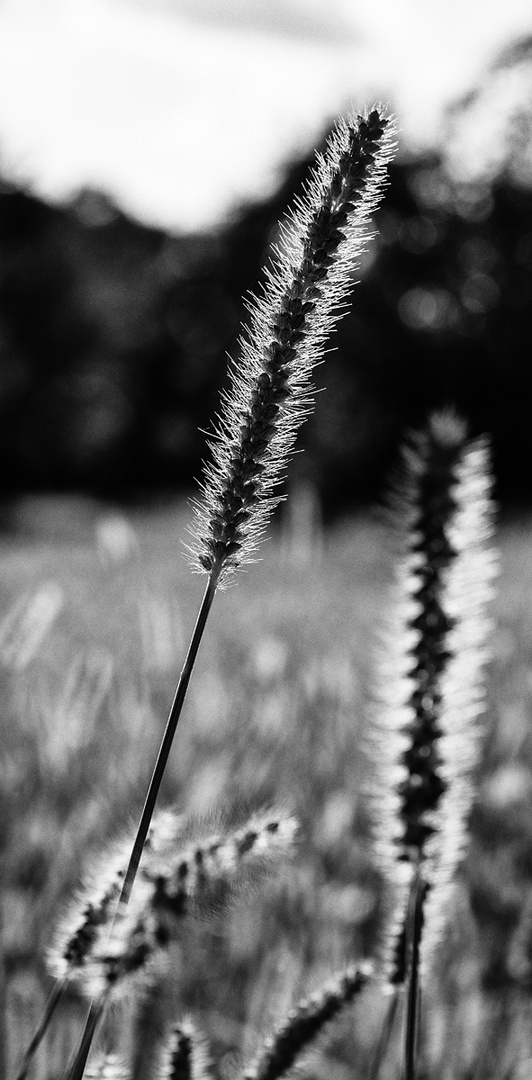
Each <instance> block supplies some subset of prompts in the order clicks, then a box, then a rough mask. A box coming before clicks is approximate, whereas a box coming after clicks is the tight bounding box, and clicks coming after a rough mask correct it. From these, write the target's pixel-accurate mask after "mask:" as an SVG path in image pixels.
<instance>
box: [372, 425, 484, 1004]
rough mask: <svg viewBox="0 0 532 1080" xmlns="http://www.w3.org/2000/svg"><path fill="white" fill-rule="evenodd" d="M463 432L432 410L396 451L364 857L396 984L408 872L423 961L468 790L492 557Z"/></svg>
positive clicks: (442, 901)
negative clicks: (372, 860) (392, 562)
mask: <svg viewBox="0 0 532 1080" xmlns="http://www.w3.org/2000/svg"><path fill="white" fill-rule="evenodd" d="M466 435H467V433H466V428H465V424H464V423H463V421H462V420H460V419H459V418H458V417H457V416H456V415H455V414H454V413H453V412H451V411H445V412H441V413H436V414H434V415H433V416H432V417H431V418H430V421H429V424H428V426H427V428H426V430H425V431H424V432H422V433H421V434H419V435H416V436H413V437H412V439H411V442H410V444H409V446H408V447H407V449H406V451H405V454H404V465H403V474H402V478H401V480H400V482H399V483H398V484H397V486H396V492H395V495H394V504H393V505H392V520H393V524H394V532H395V534H396V537H397V539H398V542H399V545H400V549H401V550H400V561H399V570H398V580H397V588H396V591H397V598H396V603H395V605H394V606H393V614H392V616H391V618H390V621H389V626H388V629H387V632H386V633H385V634H384V635H383V637H384V641H383V656H384V657H385V659H383V661H382V662H381V664H380V679H379V683H378V685H379V688H380V689H379V699H378V701H377V702H376V707H375V710H374V715H373V719H372V724H371V730H370V733H369V740H368V742H369V751H370V757H371V761H372V774H373V775H372V790H373V796H372V808H373V822H374V836H375V850H376V854H377V858H378V860H379V861H380V865H381V868H382V870H383V874H384V879H385V881H386V882H387V887H388V896H387V903H388V909H387V911H386V913H385V919H384V923H385V927H386V929H385V933H384V940H383V970H384V973H385V977H387V978H389V979H390V980H391V981H392V982H397V983H401V982H403V981H404V980H405V977H406V974H407V971H406V967H407V963H406V959H405V957H406V939H407V930H408V928H407V908H408V897H409V895H410V892H411V887H412V883H413V878H414V874H415V873H416V872H417V868H418V869H419V875H420V882H421V886H420V887H422V889H423V907H424V912H425V926H426V930H425V932H424V936H423V941H422V947H421V956H422V964H426V963H428V962H429V960H430V955H431V953H432V950H433V948H434V947H435V945H436V944H437V942H438V941H439V939H440V937H441V931H442V928H443V923H444V920H445V909H446V901H447V900H448V898H449V888H450V887H451V882H452V879H453V876H454V873H455V870H456V867H457V865H458V862H459V860H460V858H461V855H462V852H463V848H464V844H465V822H466V818H467V814H468V811H469V808H470V804H471V799H472V793H473V785H472V771H473V769H474V767H475V764H476V760H477V751H478V743H479V734H480V727H479V724H478V719H479V716H480V713H481V711H482V707H483V691H482V673H483V667H484V665H485V662H486V659H487V650H486V640H487V633H488V629H489V623H488V620H487V615H486V608H487V604H488V601H489V599H490V597H491V592H492V580H493V576H494V557H493V553H492V552H491V550H490V547H489V541H490V538H491V532H492V510H491V506H490V498H489V496H490V488H491V479H490V470H489V454H488V448H487V444H486V442H485V440H483V439H476V440H473V441H471V442H469V441H468V440H467V437H466ZM429 911H430V917H429Z"/></svg>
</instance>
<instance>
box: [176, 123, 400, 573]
mask: <svg viewBox="0 0 532 1080" xmlns="http://www.w3.org/2000/svg"><path fill="white" fill-rule="evenodd" d="M393 135H394V124H393V121H392V120H391V119H390V118H389V117H386V116H385V115H384V113H383V111H382V110H381V109H380V108H374V109H373V110H372V111H371V112H369V113H368V115H367V116H356V117H352V118H350V119H348V120H342V121H340V123H339V124H338V125H337V127H336V128H335V130H334V132H333V134H332V135H331V136H330V138H329V140H328V143H327V147H326V150H325V153H324V154H323V155H320V156H319V157H318V160H317V164H316V167H315V170H314V172H313V173H312V175H311V178H310V182H309V183H308V185H307V188H306V190H305V192H304V194H303V196H302V197H301V198H300V199H299V200H298V201H297V203H296V205H295V208H294V210H293V211H292V212H291V214H290V215H289V216H288V218H287V221H286V222H285V224H284V227H283V230H282V243H281V245H280V246H279V247H277V248H276V249H275V250H274V253H273V258H272V261H271V265H270V266H269V268H268V269H267V271H266V274H265V282H264V286H263V290H262V293H261V295H260V296H259V297H258V298H255V299H254V300H253V301H252V302H251V304H250V324H249V327H248V329H247V330H245V331H244V334H243V336H242V338H241V342H240V345H241V355H240V358H239V360H238V361H237V362H235V363H233V364H232V365H231V369H230V389H229V391H228V393H227V394H226V395H225V396H224V398H223V402H222V410H221V415H220V416H219V418H218V425H217V429H216V432H215V436H214V439H213V440H212V441H211V443H210V449H211V451H212V455H213V457H212V463H211V464H210V465H208V466H207V467H206V469H205V480H204V483H203V487H202V498H201V499H200V501H199V502H197V503H196V504H195V512H196V522H195V527H194V529H193V541H192V544H191V545H190V548H189V551H190V556H191V564H192V567H193V569H194V570H196V571H197V572H199V573H207V574H210V575H211V576H212V577H213V578H215V579H216V581H217V582H218V583H219V584H220V585H224V584H227V582H228V581H229V580H230V578H231V576H232V575H233V573H234V572H235V570H237V569H238V567H239V566H241V565H242V564H243V563H246V562H249V561H250V559H251V557H252V555H253V553H254V552H255V551H256V548H257V546H258V544H259V543H260V541H261V539H262V538H263V535H264V530H265V528H266V524H267V521H268V519H269V516H270V513H271V511H272V509H273V508H274V506H275V505H276V504H277V503H278V502H279V498H280V496H279V495H278V494H277V488H278V485H279V483H280V482H281V481H282V479H283V477H284V474H285V470H286V466H287V462H288V459H289V457H290V455H291V453H292V451H293V447H294V442H295V437H296V434H297V431H298V429H299V427H300V425H301V423H302V422H303V420H304V419H305V417H306V416H307V415H308V413H309V412H310V411H311V407H312V383H311V373H312V368H313V367H314V365H315V364H316V363H317V362H318V361H319V360H320V358H321V355H322V353H323V347H324V342H325V339H326V338H327V336H328V334H329V333H330V331H331V329H332V327H333V325H334V323H335V322H336V321H337V320H338V318H339V317H340V313H341V307H342V305H345V300H346V297H347V295H348V293H349V292H350V290H351V287H352V284H353V273H354V271H355V270H356V268H357V264H358V259H359V257H360V255H361V253H362V251H363V245H364V242H365V241H366V240H367V238H368V234H367V231H366V226H367V223H368V220H369V218H370V215H371V214H372V212H373V211H374V210H375V209H376V207H377V205H378V203H379V201H380V198H381V195H382V192H383V187H384V183H385V177H386V166H387V164H388V162H389V161H390V158H391V156H392V154H393V150H394V143H393Z"/></svg>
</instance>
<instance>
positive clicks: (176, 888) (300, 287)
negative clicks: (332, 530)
mask: <svg viewBox="0 0 532 1080" xmlns="http://www.w3.org/2000/svg"><path fill="white" fill-rule="evenodd" d="M393 137H394V127H393V123H392V122H391V121H390V119H389V118H387V117H386V116H385V115H384V114H383V112H382V110H380V109H379V108H375V109H373V110H372V111H371V112H369V113H368V114H367V115H366V116H363V117H362V116H357V117H353V118H351V119H349V120H346V121H341V122H340V123H339V124H338V125H337V127H336V129H335V131H334V132H333V134H332V136H331V137H330V139H329V142H328V144H327V148H326V150H325V153H324V155H323V156H322V157H320V158H319V159H318V162H317V166H316V168H315V171H314V173H313V174H312V176H311V179H310V181H309V183H308V185H307V188H306V190H305V192H304V194H303V196H302V197H301V199H300V200H299V201H298V202H297V203H296V205H295V208H294V210H293V211H292V212H291V214H290V215H289V216H288V218H287V219H286V222H285V223H284V226H283V230H282V236H281V242H280V245H279V247H278V248H277V249H276V250H275V252H274V254H273V256H272V261H271V264H270V266H269V268H268V270H267V271H266V275H265V280H264V285H263V290H262V292H261V294H260V296H259V298H258V299H256V300H254V301H253V302H252V303H251V305H250V322H249V326H248V328H247V329H246V330H245V331H244V332H243V335H242V339H241V350H240V355H239V357H238V358H237V359H236V360H235V361H234V362H233V364H232V365H231V371H230V386H229V390H228V391H227V394H226V395H225V397H224V399H223V402H222V406H221V410H220V415H219V418H218V422H217V425H216V428H215V431H214V433H213V436H212V438H211V443H210V450H211V461H210V463H209V464H207V465H206V466H205V474H204V481H203V485H202V491H201V496H200V498H199V500H198V501H197V503H196V504H195V507H194V514H195V521H194V526H193V529H192V535H191V538H190V541H189V548H188V551H189V558H190V563H191V566H192V568H193V570H194V571H196V572H198V573H201V574H203V575H205V576H206V578H207V581H206V588H205V593H204V597H203V601H202V604H201V607H200V611H199V614H198V618H197V622H196V626H195V629H194V632H193V635H192V639H191V643H190V646H189V649H188V652H187V655H186V658H185V662H184V665H183V669H182V672H181V676H180V679H179V682H178V685H177V689H176V693H175V697H174V701H173V704H172V707H171V710H170V715H169V719H168V723H167V726H166V729H165V732H164V735H163V739H162V742H161V746H160V750H159V754H158V757H157V760H156V763H155V767H154V770H153V774H152V778H151V781H150V784H149V788H148V792H147V795H146V799H145V803H144V809H143V811H142V814H141V817H140V822H139V825H138V828H137V830H136V832H135V833H134V835H132V836H131V837H129V838H128V837H126V839H125V840H121V841H119V842H118V843H117V844H116V845H115V846H114V847H113V848H111V849H109V850H108V851H107V853H104V855H103V856H102V858H101V859H100V861H99V862H98V863H97V865H95V867H94V868H93V870H92V871H91V872H90V874H89V877H88V879H87V885H86V887H84V888H83V889H82V890H81V891H80V893H79V895H78V897H77V898H76V899H75V901H74V902H73V904H72V905H71V907H70V908H69V909H68V910H67V911H66V912H65V914H64V916H63V918H62V920H61V921H60V926H59V929H58V931H57V935H56V939H55V942H54V944H53V945H52V948H51V950H50V955H49V964H50V970H51V971H52V973H53V974H54V975H55V977H56V988H55V991H54V993H53V994H52V997H51V999H50V1002H49V1004H48V1007H47V1009H46V1012H45V1015H44V1017H43V1019H42V1022H41V1024H40V1026H39V1029H38V1031H37V1032H36V1033H35V1037H34V1039H33V1040H32V1043H31V1046H30V1047H29V1049H28V1052H27V1054H26V1057H25V1059H24V1062H23V1063H22V1066H21V1070H20V1071H19V1074H18V1080H22V1078H23V1077H26V1076H28V1075H29V1073H30V1071H31V1069H32V1067H33V1058H34V1055H35V1053H36V1051H37V1049H38V1047H39V1045H40V1043H41V1041H42V1038H43V1036H44V1033H45V1032H46V1030H47V1028H48V1027H49V1025H50V1023H51V1021H52V1018H53V1016H54V1012H55V1009H56V1006H57V1003H58V1001H59V1000H60V998H61V996H62V994H63V993H64V990H65V987H66V986H68V985H74V986H75V987H76V988H77V990H78V991H79V993H80V994H81V995H84V996H85V997H86V999H87V1002H88V1017H87V1022H86V1026H85V1030H84V1032H83V1034H82V1035H81V1041H80V1044H79V1048H78V1050H77V1053H76V1055H75V1058H74V1060H73V1061H72V1062H71V1063H65V1067H64V1080H82V1077H83V1076H84V1075H85V1076H94V1077H100V1078H101V1080H104V1078H113V1077H120V1078H121V1080H129V1078H130V1077H131V1078H132V1080H133V1077H134V1073H133V1071H132V1069H133V1066H132V1065H131V1064H129V1063H128V1062H127V1061H123V1060H122V1059H121V1058H119V1057H117V1056H116V1055H115V1054H114V1047H112V1046H107V1045H104V1046H103V1056H100V1057H99V1058H98V1057H97V1056H94V1055H91V1059H90V1060H89V1054H90V1051H91V1046H92V1043H93V1039H94V1037H95V1035H96V1034H97V1032H98V1031H101V1033H102V1040H101V1041H102V1042H103V1043H104V1044H105V1025H104V1021H105V1020H106V1018H107V1016H108V1014H109V1011H110V1007H112V1005H113V1002H116V1001H120V1000H122V998H123V997H130V998H132V999H133V1001H137V1000H138V999H139V998H142V995H143V994H144V993H145V992H146V988H147V987H152V986H157V984H158V981H159V980H162V979H163V978H164V973H165V970H166V969H167V968H168V965H169V963H171V958H172V956H173V955H174V952H173V949H174V946H175V945H179V944H180V943H182V942H183V940H184V939H185V937H186V936H187V934H188V933H189V932H190V928H191V926H193V925H195V924H196V923H198V921H201V919H202V918H203V917H204V915H205V914H209V913H210V912H212V911H213V910H220V909H223V908H224V907H225V906H226V905H227V904H228V903H231V904H232V903H233V901H234V900H235V901H237V900H238V894H239V893H240V892H242V890H243V889H245V888H248V886H257V885H260V884H261V883H262V881H263V880H264V875H265V874H266V873H269V872H271V871H272V870H275V869H276V867H277V866H278V865H281V864H282V863H284V862H285V861H286V859H287V858H288V857H292V856H293V855H294V851H295V847H296V845H295V840H296V834H297V833H298V825H297V823H296V821H295V819H294V817H293V816H292V814H291V813H290V812H288V811H286V810H284V809H283V808H281V807H278V806H275V805H274V806H273V808H271V807H269V808H266V809H261V810H259V811H256V812H254V813H251V814H248V815H244V816H243V817H242V818H241V819H240V820H238V821H235V820H230V819H229V818H223V817H222V818H221V819H220V820H219V821H211V822H203V823H199V824H197V823H195V822H194V821H192V822H191V821H190V820H189V819H188V818H187V816H186V815H185V816H183V815H182V814H181V813H180V812H179V813H177V812H174V811H173V810H171V809H170V810H168V809H167V810H156V802H157V798H158V794H159V789H160V785H161V781H162V779H163V775H164V773H165V769H166V766H167V762H168V757H169V754H170V750H171V747H172V743H173V740H174V736H175V732H176V728H177V724H178V721H179V718H180V715H181V711H182V707H183V703H184V700H185V695H186V692H187V688H188V685H189V681H190V677H191V674H192V670H193V666H194V662H195V659H196V656H197V652H198V648H199V645H200V642H201V639H202V636H203V632H204V629H205V625H206V622H207V619H208V616H209V612H210V610H211V606H212V603H213V599H214V597H215V594H216V593H217V591H218V590H219V589H223V588H225V587H226V586H227V585H228V584H230V583H231V581H232V580H233V579H234V577H235V574H236V572H237V571H238V570H239V568H240V567H241V566H242V565H244V564H245V563H247V562H249V561H250V560H251V559H253V557H254V556H255V554H256V551H257V547H258V546H259V545H260V543H261V541H262V539H263V538H264V533H265V529H266V527H267V523H268V521H269V518H270V514H271V512H272V510H273V508H274V507H275V505H276V504H277V503H278V502H279V499H280V498H281V495H280V487H279V485H280V483H281V481H282V480H283V478H284V475H285V472H286V468H287V464H288V461H289V458H290V455H291V454H292V452H293V450H294V445H295V439H296V435H297V431H298V429H299V426H300V425H301V423H302V422H303V420H304V419H305V417H306V416H307V415H308V413H309V411H310V409H311V406H312V370H313V367H314V366H315V365H316V363H318V362H319V361H320V360H321V358H322V355H323V351H324V347H325V343H326V340H327V337H328V335H329V333H330V331H331V330H332V328H333V326H334V323H335V321H336V320H337V319H338V318H339V317H340V315H341V313H342V311H343V308H344V306H345V303H346V300H347V297H348V294H349V291H350V288H351V285H352V281H353V275H354V272H355V270H356V266H357V261H358V259H359V257H360V254H361V252H362V250H363V245H364V244H365V242H366V241H367V238H368V232H367V225H368V221H369V218H370V215H371V214H372V213H373V211H374V210H375V208H376V206H377V204H378V202H379V199H380V197H381V194H382V191H383V187H384V183H385V176H386V167H387V164H388V162H389V160H390V157H391V154H392V151H393ZM489 492H490V472H489V461H488V454H487V447H486V444H485V442H483V441H479V440H476V441H475V440H473V441H471V442H470V441H468V439H467V433H466V428H465V425H464V423H463V422H462V421H461V420H460V419H458V418H457V417H456V416H455V415H454V414H452V413H450V412H445V413H440V414H435V415H433V416H432V417H431V418H430V421H429V423H428V426H427V428H426V430H424V431H423V432H422V433H420V434H419V435H417V436H415V437H414V438H413V440H411V442H410V444H409V446H408V447H407V449H406V450H405V454H404V465H403V472H402V479H401V480H400V481H399V482H398V483H397V485H396V489H395V492H394V495H393V497H392V502H393V503H394V513H393V515H392V530H393V533H394V535H395V536H396V538H397V541H398V546H399V552H398V561H397V565H398V570H397V583H396V596H394V598H393V602H392V603H391V605H390V618H389V625H388V627H387V628H386V629H385V632H384V634H383V643H382V659H381V660H380V661H379V662H378V663H377V670H376V676H375V683H376V692H375V701H374V705H373V709H372V712H371V716H370V718H369V725H368V738H367V742H366V747H365V752H366V754H367V756H368V762H369V766H368V769H369V775H370V778H371V784H370V787H371V791H370V796H369V802H370V808H371V818H372V841H371V843H372V859H373V862H374V865H375V868H376V870H377V871H378V873H379V874H380V875H381V877H382V881H383V903H382V918H381V920H380V925H379V927H378V931H377V935H376V942H375V947H374V949H373V953H374V955H373V956H372V957H371V958H370V959H369V960H368V958H367V957H363V958H361V959H359V958H356V957H355V958H353V957H350V956H346V957H345V966H344V968H343V970H341V971H339V972H337V973H336V975H333V976H332V977H331V978H330V979H329V980H328V981H327V983H326V985H325V986H324V987H323V988H322V989H321V990H318V991H317V992H316V993H315V994H313V995H310V996H307V997H305V998H303V999H302V1001H301V1002H300V1003H299V1005H296V1006H295V1007H294V1008H293V1009H291V1010H290V1011H289V1013H288V1015H287V1016H285V1017H284V1018H282V1019H281V1021H280V1023H279V1024H278V1026H277V1027H276V1028H275V1029H274V1030H273V1032H272V1033H271V1034H270V1035H268V1036H267V1037H266V1040H265V1042H264V1044H263V1047H262V1049H259V1050H258V1052H257V1054H256V1055H255V1057H254V1058H253V1059H252V1061H251V1063H250V1064H247V1065H246V1064H245V1065H244V1066H243V1067H242V1070H241V1075H242V1080H277V1078H279V1077H282V1076H284V1075H285V1074H286V1073H287V1072H289V1071H290V1070H291V1069H293V1068H294V1066H296V1065H297V1064H298V1062H299V1060H300V1056H301V1055H302V1054H303V1053H304V1052H305V1051H306V1049H307V1048H308V1046H309V1044H310V1043H311V1042H312V1041H313V1040H315V1039H316V1037H317V1036H319V1035H320V1033H321V1032H322V1030H323V1029H324V1027H325V1026H326V1025H328V1024H330V1022H331V1021H333V1020H334V1019H335V1018H336V1017H338V1016H339V1014H340V1013H341V1012H343V1011H344V1010H345V1008H346V1007H347V1006H348V1005H349V1003H350V1002H352V1001H353V999H355V998H357V997H358V996H359V995H360V994H361V993H362V992H364V991H366V988H368V987H372V988H373V991H374V992H377V993H378V994H379V995H380V994H381V993H382V994H383V995H384V996H386V995H388V996H389V1000H390V1003H391V1004H390V1009H389V1012H388V1017H387V1019H385V1021H384V1023H383V1033H382V1037H381V1039H380V1040H378V1046H377V1048H376V1052H375V1056H374V1061H373V1066H372V1072H373V1075H374V1076H376V1075H377V1074H378V1072H379V1070H380V1068H381V1066H382V1065H383V1060H384V1057H385V1055H386V1053H387V1051H388V1049H389V1043H390V1042H391V1040H392V1036H393V1027H394V1020H395V1017H396V1014H397V1013H398V1012H399V1006H400V1004H401V1002H404V1010H403V1013H404V1015H403V1029H402V1035H401V1041H402V1045H403V1056H404V1076H405V1080H414V1077H415V1076H416V1075H417V1056H418V1046H419V1041H420V1035H419V1027H420V1016H421V988H422V986H423V985H424V984H425V982H426V980H428V979H430V977H431V971H432V969H433V963H434V955H435V953H436V951H437V949H438V947H439V946H440V944H441V942H442V940H443V939H444V934H445V927H446V923H447V921H448V918H449V911H450V910H451V905H452V890H453V882H454V879H455V872H456V868H457V865H458V863H459V860H460V858H461V856H462V852H463V850H464V847H465V843H466V839H467V816H468V812H469V809H470V805H471V800H472V796H473V792H474V769H475V766H476V762H477V756H478V746H479V738H480V723H479V718H480V715H481V712H482V707H483V665H484V663H485V660H486V639H487V630H488V622H487V617H486V606H487V602H488V600H489V598H490V594H491V582H492V578H493V557H492V555H491V552H490V546H489V541H490V536H491V511H490V503H489ZM341 632H342V629H341V627H339V628H338V633H341ZM326 724H327V717H326V716H324V717H323V725H324V726H325V727H326ZM361 752H362V748H361ZM155 1000H156V998H154V1001H155ZM154 1007H156V1006H154ZM213 1070H214V1071H215V1070H216V1064H214V1065H212V1064H211V1060H210V1056H209V1054H208V1052H207V1051H206V1050H205V1042H204V1040H203V1039H202V1037H201V1036H200V1035H199V1034H198V1032H197V1029H196V1027H195V1021H194V1019H192V1020H191V1019H189V1018H186V1017H185V1018H184V1019H183V1018H182V1017H176V1018H175V1020H174V1022H173V1024H172V1025H171V1026H170V1027H169V1029H168V1031H167V1033H166V1036H165V1037H164V1038H163V1039H162V1040H161V1045H160V1046H159V1047H158V1049H157V1052H156V1053H154V1059H153V1061H152V1062H151V1073H150V1075H153V1076H154V1077H156V1078H157V1080H176V1078H178V1077H179V1078H180V1080H204V1077H206V1076H208V1075H210V1074H211V1072H212V1071H213ZM134 1080H137V1076H136V1075H135V1077H134ZM146 1080H148V1078H146Z"/></svg>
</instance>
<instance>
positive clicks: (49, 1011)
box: [15, 979, 66, 1080]
mask: <svg viewBox="0 0 532 1080" xmlns="http://www.w3.org/2000/svg"><path fill="white" fill-rule="evenodd" d="M65 986H66V979H57V981H56V983H55V986H54V987H53V989H52V991H51V993H50V995H49V997H48V1001H47V1002H46V1006H45V1009H44V1013H43V1015H42V1018H41V1021H40V1023H39V1026H38V1027H37V1028H36V1030H35V1033H34V1035H33V1038H32V1040H31V1042H30V1044H29V1046H28V1049H27V1050H26V1053H25V1055H24V1060H23V1062H22V1064H21V1066H20V1070H19V1072H18V1073H17V1075H16V1077H15V1080H26V1077H27V1075H28V1069H29V1067H30V1064H31V1061H32V1059H33V1056H34V1054H35V1053H36V1051H37V1050H38V1048H39V1046H40V1045H41V1042H42V1040H43V1038H44V1036H45V1034H46V1032H47V1030H48V1026H49V1024H50V1021H51V1019H52V1017H53V1015H54V1013H55V1010H56V1008H57V1005H58V1004H59V1001H60V999H61V997H62V994H63V991H64V989H65Z"/></svg>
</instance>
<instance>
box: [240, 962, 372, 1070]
mask: <svg viewBox="0 0 532 1080" xmlns="http://www.w3.org/2000/svg"><path fill="white" fill-rule="evenodd" d="M371 975H372V967H371V965H370V964H359V965H357V966H352V967H350V968H348V970H347V971H346V972H344V973H343V974H342V975H340V976H339V977H337V978H336V979H334V980H333V981H331V982H330V983H329V985H328V986H326V987H324V989H323V990H321V991H319V992H318V993H316V994H313V995H312V997H309V998H307V999H306V1000H305V1001H302V1002H301V1003H300V1004H299V1005H297V1006H296V1008H295V1009H293V1010H292V1012H291V1013H289V1015H288V1017H287V1018H286V1020H285V1021H284V1022H283V1023H282V1024H281V1025H280V1027H279V1028H278V1029H277V1031H275V1032H274V1033H273V1034H272V1035H270V1037H269V1038H268V1039H267V1041H266V1042H265V1044H264V1047H263V1049H262V1050H261V1051H260V1052H259V1054H258V1056H257V1057H256V1059H255V1061H254V1062H253V1063H252V1064H251V1065H250V1066H249V1067H248V1068H247V1069H245V1070H244V1073H243V1077H242V1080H278V1078H279V1077H281V1076H284V1075H285V1074H286V1073H287V1072H288V1070H289V1069H291V1068H292V1067H293V1065H294V1064H295V1062H296V1060H297V1058H298V1057H299V1055H300V1054H302V1053H303V1051H305V1050H306V1049H307V1047H308V1046H309V1045H310V1044H311V1043H312V1042H313V1040H314V1039H316V1038H317V1037H318V1035H320V1033H321V1032H322V1031H323V1028H324V1027H325V1025H326V1024H328V1023H329V1022H330V1021H331V1020H334V1019H335V1018H336V1017H337V1016H338V1015H339V1013H340V1012H341V1010H342V1009H343V1008H344V1007H345V1006H346V1005H347V1004H348V1003H349V1002H350V1001H352V1000H353V998H355V997H356V996H357V994H359V993H360V991H361V990H363V988H364V987H365V986H366V984H367V982H368V981H369V979H370V978H371Z"/></svg>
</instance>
